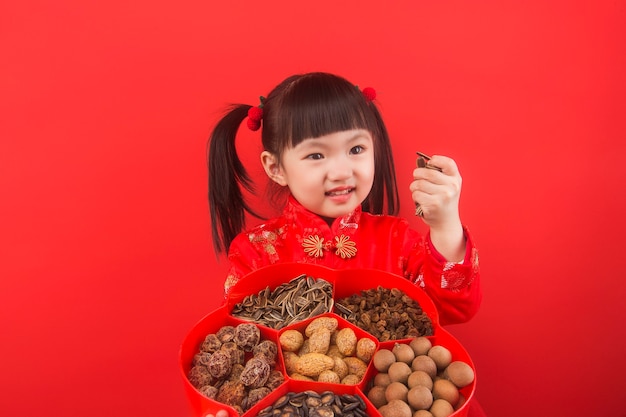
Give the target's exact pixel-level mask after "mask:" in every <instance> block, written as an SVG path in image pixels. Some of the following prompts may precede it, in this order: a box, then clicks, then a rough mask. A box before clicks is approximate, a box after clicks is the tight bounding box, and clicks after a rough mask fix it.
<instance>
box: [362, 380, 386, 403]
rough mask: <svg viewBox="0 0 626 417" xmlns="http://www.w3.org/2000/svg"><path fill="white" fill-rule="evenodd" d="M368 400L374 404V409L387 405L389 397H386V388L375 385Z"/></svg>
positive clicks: (369, 393)
mask: <svg viewBox="0 0 626 417" xmlns="http://www.w3.org/2000/svg"><path fill="white" fill-rule="evenodd" d="M367 398H368V399H369V400H370V401H371V402H372V404H374V407H376V408H380V407H382V406H383V405H385V404H387V397H385V388H384V387H381V386H378V385H374V386H373V387H372V388H371V389H370V390H369V392H368V393H367Z"/></svg>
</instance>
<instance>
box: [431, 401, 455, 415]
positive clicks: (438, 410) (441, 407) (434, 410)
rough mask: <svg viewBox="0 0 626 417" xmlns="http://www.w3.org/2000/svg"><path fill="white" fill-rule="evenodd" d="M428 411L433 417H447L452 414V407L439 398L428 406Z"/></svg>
mask: <svg viewBox="0 0 626 417" xmlns="http://www.w3.org/2000/svg"><path fill="white" fill-rule="evenodd" d="M429 411H430V413H431V414H432V415H433V417H448V416H449V415H450V414H452V413H454V407H452V404H450V403H449V402H447V401H446V400H443V399H441V398H439V399H438V400H435V401H433V405H431V406H430V410H429Z"/></svg>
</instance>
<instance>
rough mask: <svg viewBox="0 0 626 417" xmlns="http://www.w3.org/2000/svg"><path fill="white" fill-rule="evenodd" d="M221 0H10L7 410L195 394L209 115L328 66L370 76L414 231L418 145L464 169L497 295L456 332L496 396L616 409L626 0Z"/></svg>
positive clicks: (2, 300) (504, 407)
mask: <svg viewBox="0 0 626 417" xmlns="http://www.w3.org/2000/svg"><path fill="white" fill-rule="evenodd" d="M215 3H216V2H211V1H194V0H191V1H183V2H154V1H145V0H139V1H134V2H126V1H115V0H114V1H107V2H91V1H90V2H85V1H76V0H61V1H58V2H51V1H50V2H43V1H41V2H37V1H23V2H3V4H2V6H0V47H1V51H0V52H1V56H2V64H1V65H0V92H1V93H0V106H1V107H0V192H1V194H0V198H1V205H0V226H1V230H0V236H1V237H0V239H1V247H0V257H1V262H0V309H1V314H0V320H1V325H2V328H1V334H2V343H1V344H0V364H1V365H0V369H2V371H1V372H0V384H1V394H0V414H3V415H30V416H34V415H59V416H61V415H62V416H66V417H71V416H84V415H90V416H110V415H134V416H153V417H154V416H169V417H171V416H185V415H188V409H187V404H186V400H185V398H184V393H183V389H182V383H181V379H180V375H179V373H178V369H177V363H176V361H177V352H178V348H179V344H180V342H181V340H182V339H183V337H184V335H185V334H186V333H187V331H188V330H189V329H190V328H191V327H192V326H193V325H194V323H195V322H196V321H198V320H199V319H200V318H201V317H202V316H203V315H205V314H206V313H208V312H209V311H212V310H213V309H214V308H215V307H216V306H217V305H218V303H219V302H220V294H221V285H222V281H223V279H224V272H225V268H226V267H225V264H224V263H223V262H218V261H217V260H216V258H215V256H214V255H213V253H212V248H211V241H210V236H209V235H210V233H209V226H208V208H207V203H206V198H205V197H206V168H205V162H204V159H205V145H206V139H207V135H208V132H209V130H210V127H211V125H212V123H213V122H214V121H215V120H216V117H217V115H219V113H220V111H221V109H222V107H223V106H224V105H225V104H227V103H229V102H232V101H242V102H246V103H250V104H254V103H256V102H257V100H258V96H259V95H262V94H265V93H267V91H268V90H269V89H270V88H271V87H272V86H273V85H274V84H276V83H277V82H278V81H280V80H281V79H282V78H283V77H285V76H287V75H289V74H291V73H294V72H302V71H313V70H324V71H332V72H337V73H339V74H342V75H344V76H346V77H348V78H350V79H351V80H353V81H354V82H355V83H358V84H360V85H362V86H365V85H371V86H373V87H375V88H376V89H377V90H378V92H379V97H378V101H379V104H380V106H381V109H382V112H383V114H384V116H385V117H386V120H387V122H388V126H389V129H390V132H391V134H392V137H393V140H394V142H395V157H396V162H397V168H398V175H399V179H400V186H401V187H402V190H405V192H404V194H403V195H404V200H403V201H404V206H403V213H402V214H403V215H405V216H408V217H411V219H412V220H411V221H412V222H414V224H415V227H417V228H421V227H422V226H421V225H420V223H419V220H418V219H416V218H414V217H413V216H412V213H411V212H412V210H411V202H410V197H409V194H408V191H406V190H407V187H408V183H409V176H410V172H411V169H412V166H413V164H414V163H415V154H414V152H415V151H416V150H420V151H423V152H426V153H439V154H445V155H449V156H452V157H453V158H455V159H456V161H457V162H458V164H459V166H460V168H461V172H462V174H463V178H464V186H463V193H462V216H463V220H464V222H465V223H467V224H468V225H469V226H470V228H471V229H472V231H473V233H474V235H475V238H476V241H477V243H478V245H479V247H480V251H481V252H480V253H481V259H482V274H483V286H484V303H483V306H482V309H481V311H480V312H479V314H478V315H477V316H476V318H475V319H474V320H472V321H471V322H470V323H467V324H464V325H458V326H453V327H451V328H450V329H449V330H450V331H452V332H453V333H454V334H455V335H456V336H457V337H458V338H459V339H460V340H461V342H462V343H463V344H464V345H465V347H466V348H467V350H468V351H469V352H470V354H471V355H472V357H473V358H474V361H475V363H476V366H477V369H478V378H479V383H478V388H477V396H478V398H479V399H480V401H481V403H482V405H483V407H484V409H485V411H486V412H487V413H488V414H489V415H490V416H509V417H515V416H525V415H529V414H533V415H545V416H549V415H550V416H552V415H591V414H593V415H618V414H619V415H622V414H623V413H624V406H623V401H622V400H621V398H622V395H623V392H622V391H623V375H624V374H625V373H626V364H625V360H624V357H623V352H624V351H625V350H626V345H625V343H626V342H624V331H623V323H624V319H626V314H625V309H624V297H625V296H626V294H625V292H626V291H625V289H626V288H625V284H624V275H625V274H624V266H623V262H622V259H623V256H624V250H625V245H624V236H625V235H624V232H625V231H626V230H625V229H626V228H625V225H624V220H623V213H624V210H625V209H626V207H625V197H624V193H625V192H624V180H625V179H626V175H625V174H624V170H623V165H622V164H623V158H624V156H625V154H626V153H625V152H624V151H625V150H626V149H625V148H626V146H625V145H624V137H625V135H624V133H625V130H626V129H625V127H626V126H625V122H624V120H625V118H624V105H625V104H626V103H625V98H624V97H625V93H626V91H625V83H624V73H625V71H626V64H625V59H624V57H625V56H626V54H625V53H624V32H623V30H624V29H623V27H624V24H625V23H626V22H625V17H626V16H625V8H624V6H623V5H622V3H621V2H615V1H598V2H593V4H592V2H570V1H552V2H546V1H539V0H536V1H534V0H533V1H513V2H502V1H484V2H476V1H443V2H433V1H410V2H409V1H406V2H395V3H393V2H392V3H390V4H389V5H386V6H382V5H381V2H379V1H369V0H368V1H361V2H356V1H354V2H353V1H346V2H341V1H325V0H324V1H318V2H315V3H311V2H308V3H301V2H292V1H285V0H281V1H273V2H258V1H257V2H244V4H241V3H242V2H223V3H224V4H215ZM226 3H228V4H226ZM242 139H244V140H246V141H247V142H246V143H251V144H253V145H252V150H254V151H256V148H258V143H259V142H258V141H259V139H258V136H257V135H255V134H251V133H247V134H246V135H245V136H244V137H243V138H242ZM255 159H256V158H252V157H251V159H250V160H255Z"/></svg>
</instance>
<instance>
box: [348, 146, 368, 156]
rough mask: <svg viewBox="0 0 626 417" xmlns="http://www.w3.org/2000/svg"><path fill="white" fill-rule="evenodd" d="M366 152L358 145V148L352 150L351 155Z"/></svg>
mask: <svg viewBox="0 0 626 417" xmlns="http://www.w3.org/2000/svg"><path fill="white" fill-rule="evenodd" d="M364 150H365V149H364V148H363V147H362V146H361V145H357V146H355V147H353V148H352V149H350V153H352V154H360V153H361V152H363V151H364Z"/></svg>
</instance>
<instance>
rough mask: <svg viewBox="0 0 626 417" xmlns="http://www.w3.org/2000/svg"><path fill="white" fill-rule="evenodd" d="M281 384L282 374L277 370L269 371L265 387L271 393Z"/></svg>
mask: <svg viewBox="0 0 626 417" xmlns="http://www.w3.org/2000/svg"><path fill="white" fill-rule="evenodd" d="M283 382H285V376H284V375H283V373H282V372H280V371H279V370H276V369H272V370H271V371H270V376H269V377H268V378H267V381H265V386H266V387H267V388H269V389H270V390H272V391H273V390H275V389H276V388H278V387H279V386H280V384H282V383H283Z"/></svg>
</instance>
